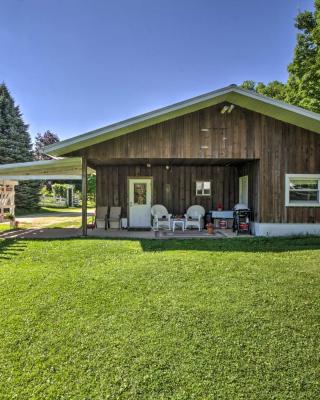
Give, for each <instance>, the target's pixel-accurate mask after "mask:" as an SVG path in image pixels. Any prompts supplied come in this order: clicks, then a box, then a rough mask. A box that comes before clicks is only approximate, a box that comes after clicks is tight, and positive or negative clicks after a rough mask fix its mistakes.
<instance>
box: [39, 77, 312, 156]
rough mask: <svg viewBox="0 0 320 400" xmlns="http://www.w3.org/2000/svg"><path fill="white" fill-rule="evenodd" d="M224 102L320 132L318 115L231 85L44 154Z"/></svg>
mask: <svg viewBox="0 0 320 400" xmlns="http://www.w3.org/2000/svg"><path fill="white" fill-rule="evenodd" d="M225 101H227V102H230V103H233V104H235V105H238V106H240V107H243V108H246V109H248V110H251V111H255V112H258V113H261V114H264V115H267V116H269V117H272V118H275V119H278V120H280V121H283V122H287V123H290V124H293V125H297V126H299V127H301V128H305V129H308V130H310V131H313V132H316V133H320V114H317V113H314V112H311V111H308V110H305V109H304V108H301V107H296V106H292V105H290V104H287V103H284V102H282V101H279V100H275V99H272V98H270V97H267V96H263V95H261V94H258V93H256V92H254V91H252V90H246V89H243V88H240V87H238V86H236V85H231V86H228V87H225V88H223V89H219V90H215V91H213V92H210V93H206V94H204V95H201V96H197V97H194V98H191V99H189V100H186V101H182V102H180V103H176V104H173V105H171V106H168V107H164V108H160V109H158V110H155V111H151V112H149V113H146V114H142V115H139V116H137V117H134V118H129V119H126V120H124V121H121V122H118V123H115V124H112V125H108V126H105V127H103V128H100V129H97V130H94V131H90V132H87V133H84V134H82V135H79V136H75V137H73V138H70V139H67V140H64V141H62V142H58V143H55V144H53V145H50V146H47V147H46V148H45V151H46V153H47V154H50V155H52V156H62V155H66V154H68V153H72V152H74V151H77V150H81V149H83V148H86V147H88V146H92V145H94V144H97V143H101V142H104V141H106V140H110V139H113V138H115V137H118V136H122V135H126V134H127V133H130V132H134V131H136V130H138V129H142V128H146V127H148V126H151V125H154V124H157V123H159V122H163V121H167V120H169V119H172V118H175V117H179V116H182V115H184V114H187V113H190V112H193V111H198V110H200V109H202V108H205V107H209V106H212V105H215V104H219V103H222V102H225Z"/></svg>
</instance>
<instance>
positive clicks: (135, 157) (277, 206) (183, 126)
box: [73, 104, 320, 223]
mask: <svg viewBox="0 0 320 400" xmlns="http://www.w3.org/2000/svg"><path fill="white" fill-rule="evenodd" d="M222 106H223V104H220V105H218V106H213V107H208V108H206V109H203V110H201V111H197V112H193V113H190V114H188V115H185V116H182V117H178V118H175V119H172V120H170V121H166V122H163V123H160V124H156V125H154V126H152V127H149V128H146V129H142V130H140V131H136V132H133V133H130V134H128V135H125V136H122V137H119V138H115V139H112V140H110V141H107V142H104V143H101V144H98V145H94V146H91V147H88V148H87V149H85V150H82V151H79V152H76V153H74V154H73V155H77V156H79V155H80V156H81V155H84V156H85V157H86V158H87V159H88V162H89V165H91V166H93V167H97V176H98V185H100V187H99V188H98V191H97V195H98V202H99V204H101V205H105V204H102V203H104V202H106V201H107V203H106V204H111V202H113V203H114V204H118V203H117V202H119V204H125V202H126V196H127V192H126V190H127V189H126V184H127V183H126V177H127V176H129V175H132V176H135V175H137V176H139V175H152V176H154V179H155V181H156V182H159V185H157V184H155V189H154V201H157V202H160V203H163V204H165V205H167V206H168V208H169V209H170V210H171V211H173V212H182V211H184V209H185V208H186V207H187V206H188V205H190V204H193V203H199V201H198V199H195V198H194V190H195V189H194V184H193V183H194V181H195V179H196V178H195V177H196V176H197V175H198V174H200V175H201V174H202V173H203V174H204V175H206V176H208V177H209V176H211V175H212V176H214V177H216V176H220V177H221V176H222V175H221V173H220V174H219V173H217V171H218V169H215V168H223V167H217V166H214V165H215V164H216V165H218V164H221V160H222V161H223V160H225V161H226V162H227V160H234V161H237V162H239V161H243V164H242V165H241V166H240V167H238V169H237V174H240V175H241V174H248V175H249V202H250V205H251V207H253V209H254V211H255V220H256V221H258V222H270V223H272V222H275V223H279V222H283V223H320V207H285V174H286V173H297V174H298V173H301V174H312V173H313V174H315V173H318V174H320V135H319V134H317V133H313V132H310V131H307V130H305V129H302V128H299V127H297V126H294V125H290V124H287V123H284V122H281V121H278V120H275V119H273V118H270V117H267V116H264V115H261V114H258V113H255V112H252V111H249V110H246V109H243V108H241V107H235V109H234V110H233V111H232V113H231V114H228V113H225V114H223V115H222V114H221V113H220V110H221V108H222ZM192 160H194V166H193V167H192V166H190V164H192ZM147 161H150V162H151V164H152V165H154V166H153V168H151V169H146V167H144V166H145V165H146V163H147ZM167 162H168V163H170V164H173V165H176V166H173V168H172V172H171V173H170V174H167V175H166V172H164V167H163V165H162V166H160V165H158V166H156V164H161V163H162V164H165V163H167ZM201 163H203V164H209V163H210V164H211V166H209V165H206V166H205V167H202V166H201ZM107 164H109V165H114V167H107ZM128 164H140V165H137V166H134V165H131V166H129V165H128ZM179 164H180V166H179ZM185 164H189V166H188V165H185ZM103 165H104V167H102V166H103ZM116 165H118V166H116ZM119 165H127V166H124V167H123V168H122V167H120V166H119ZM143 165H144V166H143ZM182 165H183V166H182ZM231 170H232V168H231V169H229V170H226V171H229V172H223V174H225V173H226V174H227V175H228V176H227V177H226V178H224V179H223V180H220V179H219V183H217V182H218V181H216V183H215V184H216V185H218V186H219V187H217V188H216V189H215V190H217V192H216V193H217V201H220V199H222V198H223V199H226V200H221V201H223V202H224V207H225V208H230V207H231V206H233V205H234V202H236V201H237V196H236V195H235V194H236V193H237V191H238V178H237V177H238V175H237V174H235V173H234V174H233V175H232V174H231V175H230V171H231ZM102 171H106V172H105V173H102ZM140 171H143V172H140ZM208 171H211V172H208ZM223 176H224V175H223ZM197 178H200V176H197ZM232 178H234V181H232ZM110 179H112V184H110ZM191 182H192V183H191ZM101 185H105V188H106V189H102V186H101ZM110 185H115V187H114V188H112V187H111V186H110ZM173 188H174V189H173ZM223 192H225V193H223ZM106 193H112V195H111V194H106ZM109 196H111V197H112V199H111V198H110V197H109ZM212 200H213V199H210V200H208V199H202V200H201V201H202V202H203V203H202V204H203V205H204V206H206V208H207V209H209V208H212V207H211V204H212V203H210V201H212ZM209 205H210V207H209Z"/></svg>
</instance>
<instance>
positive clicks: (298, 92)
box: [241, 0, 320, 112]
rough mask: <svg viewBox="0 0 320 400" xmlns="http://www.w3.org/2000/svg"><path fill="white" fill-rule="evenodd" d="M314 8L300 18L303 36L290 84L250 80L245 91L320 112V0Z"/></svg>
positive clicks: (296, 50) (300, 39)
mask: <svg viewBox="0 0 320 400" xmlns="http://www.w3.org/2000/svg"><path fill="white" fill-rule="evenodd" d="M314 6H315V10H314V11H313V12H312V11H303V12H300V13H299V14H298V15H297V17H296V20H295V27H296V28H297V29H298V30H299V33H298V35H297V44H296V47H295V50H294V56H293V60H292V62H291V63H290V64H289V66H288V72H289V77H288V81H287V82H286V83H282V82H279V81H273V82H269V83H268V84H264V83H262V82H254V81H250V80H248V81H244V82H243V83H242V85H241V86H242V87H243V88H245V89H249V90H254V91H256V92H258V93H261V94H264V95H266V96H269V97H273V98H275V99H278V100H283V101H286V102H288V103H290V104H294V105H296V106H300V107H304V108H306V109H308V110H311V111H315V112H320V0H315V2H314Z"/></svg>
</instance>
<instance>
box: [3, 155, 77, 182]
mask: <svg viewBox="0 0 320 400" xmlns="http://www.w3.org/2000/svg"><path fill="white" fill-rule="evenodd" d="M51 179H55V180H59V179H61V180H78V179H81V158H80V157H73V158H62V159H56V160H43V161H31V162H25V163H13V164H4V165H0V180H17V181H23V180H51Z"/></svg>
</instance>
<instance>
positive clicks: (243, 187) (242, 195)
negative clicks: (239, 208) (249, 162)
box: [239, 175, 248, 207]
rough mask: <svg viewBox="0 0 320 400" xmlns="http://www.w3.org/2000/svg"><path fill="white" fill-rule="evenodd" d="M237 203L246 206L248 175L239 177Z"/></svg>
mask: <svg viewBox="0 0 320 400" xmlns="http://www.w3.org/2000/svg"><path fill="white" fill-rule="evenodd" d="M239 203H241V204H245V205H246V206H247V207H248V175H246V176H240V178H239Z"/></svg>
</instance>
